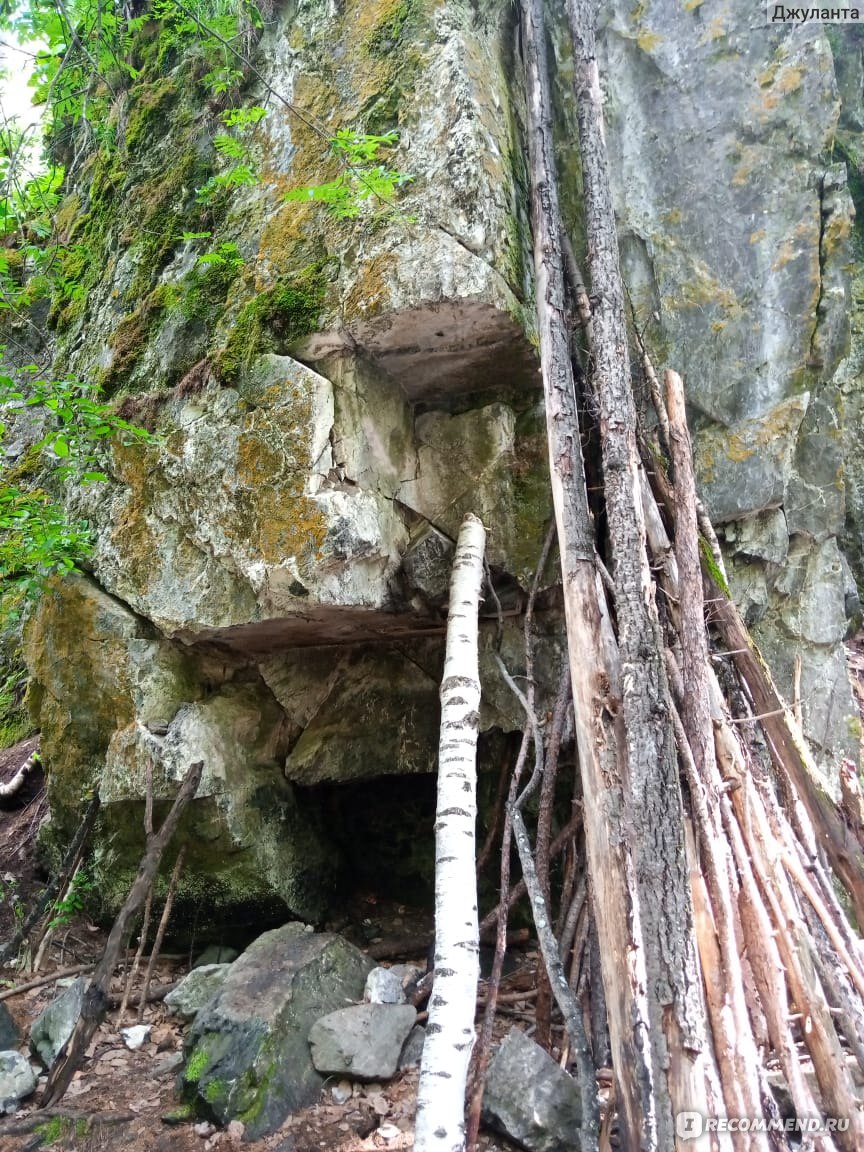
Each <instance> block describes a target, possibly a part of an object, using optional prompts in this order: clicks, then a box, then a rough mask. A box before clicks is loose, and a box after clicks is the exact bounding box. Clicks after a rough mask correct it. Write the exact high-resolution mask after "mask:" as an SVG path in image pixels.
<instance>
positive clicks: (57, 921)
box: [48, 868, 95, 932]
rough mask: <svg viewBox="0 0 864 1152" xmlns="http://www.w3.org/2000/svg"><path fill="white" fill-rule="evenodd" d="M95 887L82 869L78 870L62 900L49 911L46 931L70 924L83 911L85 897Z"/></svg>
mask: <svg viewBox="0 0 864 1152" xmlns="http://www.w3.org/2000/svg"><path fill="white" fill-rule="evenodd" d="M94 887H95V885H94V882H93V880H92V879H91V878H90V877H89V876H88V875H87V873H86V872H85V871H84V869H83V868H79V869H78V871H77V872H76V873H75V875H74V876H73V877H72V883H71V884H70V885H69V887H68V888H67V890H66V895H65V896H64V897H63V899H62V900H57V901H56V902H55V904H54V907H53V908H52V909H51V913H52V915H51V919H50V920H49V921H48V931H49V932H50V931H52V929H54V928H65V927H66V925H67V924H71V923H72V921H73V920H74V919H75V917H76V916H79V915H80V914H81V913H82V912H83V911H84V904H85V902H86V899H87V897H88V896H89V895H90V893H91V892H92V891H93V889H94Z"/></svg>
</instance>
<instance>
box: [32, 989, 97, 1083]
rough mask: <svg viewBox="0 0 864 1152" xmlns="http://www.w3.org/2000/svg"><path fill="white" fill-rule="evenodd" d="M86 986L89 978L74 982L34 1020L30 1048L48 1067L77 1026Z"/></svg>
mask: <svg viewBox="0 0 864 1152" xmlns="http://www.w3.org/2000/svg"><path fill="white" fill-rule="evenodd" d="M87 984H88V979H87V977H86V976H79V977H78V978H77V979H76V980H73V981H72V983H71V984H70V985H69V987H68V988H64V989H63V991H62V992H61V993H60V995H59V996H56V997H55V998H54V999H53V1000H52V1001H51V1003H50V1004H49V1005H48V1007H47V1008H44V1009H43V1010H42V1011H41V1012H40V1013H39V1015H38V1016H37V1017H36V1019H35V1020H34V1021H33V1026H32V1028H31V1029H30V1048H31V1050H32V1051H33V1053H34V1054H35V1055H36V1056H38V1057H39V1059H40V1060H41V1061H42V1063H43V1064H44V1065H45V1067H46V1068H50V1067H51V1066H52V1064H53V1063H54V1061H55V1060H56V1059H57V1056H58V1055H59V1053H60V1051H61V1049H62V1048H63V1046H64V1045H65V1044H66V1042H67V1040H68V1039H69V1037H70V1036H71V1035H72V1032H73V1030H74V1028H75V1025H76V1024H77V1023H78V1017H79V1016H80V1015H81V1005H82V1003H83V1001H84V992H85V990H86V988H87Z"/></svg>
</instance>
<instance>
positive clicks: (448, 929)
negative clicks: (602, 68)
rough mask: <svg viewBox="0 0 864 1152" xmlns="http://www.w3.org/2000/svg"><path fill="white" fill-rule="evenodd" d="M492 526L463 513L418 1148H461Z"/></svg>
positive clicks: (447, 662) (470, 1023)
mask: <svg viewBox="0 0 864 1152" xmlns="http://www.w3.org/2000/svg"><path fill="white" fill-rule="evenodd" d="M485 545H486V531H485V529H484V527H483V525H482V524H481V522H480V521H479V520H478V519H477V518H476V517H475V516H471V515H470V514H469V515H468V516H466V517H465V519H464V520H463V521H462V527H461V528H460V530H459V539H458V541H457V543H456V556H455V559H454V561H453V573H452V576H451V579H450V608H449V613H448V617H447V649H446V655H445V658H444V677H443V679H442V681H441V735H440V741H439V745H438V804H437V811H436V820H435V986H434V988H433V991H432V999H431V1000H430V1002H429V1022H428V1024H427V1025H426V1042H425V1044H424V1046H423V1059H422V1062H421V1064H420V1083H419V1086H418V1089H417V1124H416V1130H415V1136H414V1150H415V1152H462V1149H464V1147H465V1087H466V1081H467V1077H468V1062H469V1060H470V1058H471V1049H472V1048H473V1046H474V1005H475V1000H476V996H477V980H478V977H479V929H478V924H477V884H476V879H475V873H474V826H475V822H476V814H477V765H476V757H477V730H478V727H479V721H480V672H479V668H478V655H477V632H478V624H477V614H478V608H479V603H480V588H481V585H482V583H483V551H484V548H485Z"/></svg>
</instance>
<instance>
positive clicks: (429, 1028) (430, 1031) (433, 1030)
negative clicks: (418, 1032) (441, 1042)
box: [426, 1020, 441, 1036]
mask: <svg viewBox="0 0 864 1152" xmlns="http://www.w3.org/2000/svg"><path fill="white" fill-rule="evenodd" d="M440 1031H441V1025H440V1024H433V1023H432V1021H431V1020H430V1021H429V1022H428V1023H427V1025H426V1035H427V1036H435V1035H436V1034H437V1033H438V1032H440Z"/></svg>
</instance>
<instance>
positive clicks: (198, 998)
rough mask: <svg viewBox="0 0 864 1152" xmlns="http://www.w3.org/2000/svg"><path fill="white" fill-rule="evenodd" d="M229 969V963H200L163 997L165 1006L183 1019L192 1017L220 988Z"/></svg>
mask: <svg viewBox="0 0 864 1152" xmlns="http://www.w3.org/2000/svg"><path fill="white" fill-rule="evenodd" d="M230 969H231V965H230V964H202V965H200V966H199V967H196V968H193V969H192V971H191V972H190V973H189V975H188V976H184V977H183V979H182V980H181V981H180V983H179V984H178V985H177V987H176V988H175V989H174V990H173V992H169V993H168V995H167V996H166V997H165V1007H166V1008H167V1009H168V1010H169V1011H171V1012H174V1013H175V1014H176V1015H177V1016H182V1017H183V1019H184V1020H192V1019H194V1017H195V1016H197V1014H198V1013H199V1012H200V1011H201V1009H202V1008H203V1007H204V1006H205V1005H206V1004H209V1003H210V1001H211V1000H212V999H213V998H214V996H217V995H218V994H219V992H220V991H221V990H222V985H223V984H224V983H225V977H226V976H227V975H228V972H229V971H230Z"/></svg>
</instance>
